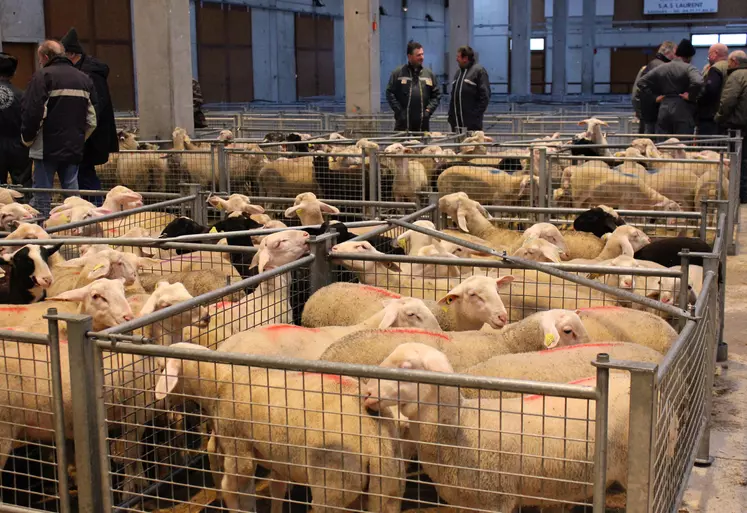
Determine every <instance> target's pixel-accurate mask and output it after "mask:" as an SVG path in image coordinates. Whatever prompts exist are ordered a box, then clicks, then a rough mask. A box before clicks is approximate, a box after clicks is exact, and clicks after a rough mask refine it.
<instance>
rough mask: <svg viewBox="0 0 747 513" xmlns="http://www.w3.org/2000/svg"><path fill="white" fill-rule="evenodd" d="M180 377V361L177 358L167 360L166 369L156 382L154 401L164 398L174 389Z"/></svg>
mask: <svg viewBox="0 0 747 513" xmlns="http://www.w3.org/2000/svg"><path fill="white" fill-rule="evenodd" d="M181 375H182V361H181V360H180V359H178V358H167V359H166V367H165V368H164V369H163V372H162V373H161V376H159V378H158V381H157V382H156V389H155V393H156V401H161V400H163V399H165V398H166V396H167V395H169V394H170V393H171V392H173V391H174V389H175V388H176V384H177V383H178V382H179V377H180V376H181Z"/></svg>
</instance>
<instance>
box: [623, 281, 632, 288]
mask: <svg viewBox="0 0 747 513" xmlns="http://www.w3.org/2000/svg"><path fill="white" fill-rule="evenodd" d="M632 285H633V284H632V283H631V281H630V280H623V287H625V288H626V289H629V288H630V287H631V286H632Z"/></svg>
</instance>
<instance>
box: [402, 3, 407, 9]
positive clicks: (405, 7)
mask: <svg viewBox="0 0 747 513" xmlns="http://www.w3.org/2000/svg"><path fill="white" fill-rule="evenodd" d="M402 10H403V11H405V12H407V0H402Z"/></svg>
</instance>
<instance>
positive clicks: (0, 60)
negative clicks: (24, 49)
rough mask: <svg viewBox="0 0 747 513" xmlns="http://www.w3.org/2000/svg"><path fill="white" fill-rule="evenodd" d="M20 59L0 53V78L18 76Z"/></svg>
mask: <svg viewBox="0 0 747 513" xmlns="http://www.w3.org/2000/svg"><path fill="white" fill-rule="evenodd" d="M17 67H18V59H17V58H16V57H14V56H12V55H10V54H8V53H5V52H0V77H12V76H13V75H15V74H16V68H17Z"/></svg>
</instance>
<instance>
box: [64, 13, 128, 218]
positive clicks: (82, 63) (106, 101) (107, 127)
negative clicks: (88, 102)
mask: <svg viewBox="0 0 747 513" xmlns="http://www.w3.org/2000/svg"><path fill="white" fill-rule="evenodd" d="M60 42H61V43H62V45H63V46H64V47H65V55H67V58H68V59H70V61H71V62H72V63H73V65H74V66H75V67H76V68H77V69H79V70H80V71H82V72H83V73H85V74H86V75H88V77H89V78H90V79H91V81H92V82H93V86H94V88H95V89H96V95H95V107H96V124H97V126H96V130H94V132H93V134H91V137H90V138H89V139H88V141H86V149H85V152H84V153H83V160H82V161H81V163H80V166H79V167H78V186H79V187H80V188H81V189H85V190H99V189H101V181H100V180H99V177H98V176H97V175H96V166H97V165H99V164H106V162H107V161H108V160H109V154H110V153H117V152H119V138H118V137H117V125H116V123H115V121H114V107H113V106H112V99H111V95H110V94H109V85H108V84H107V82H106V80H107V78H108V76H109V66H107V65H106V64H104V63H103V62H101V61H100V60H98V59H96V58H95V57H92V56H90V55H86V54H85V52H84V51H83V47H82V46H81V45H80V42H79V41H78V32H77V31H76V30H75V28H74V27H73V28H71V29H70V30H69V31H68V33H67V34H65V37H63V38H62V40H61V41H60ZM85 199H87V200H88V201H90V202H91V203H95V204H96V205H99V206H101V203H102V201H103V199H102V197H101V196H92V197H85Z"/></svg>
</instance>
